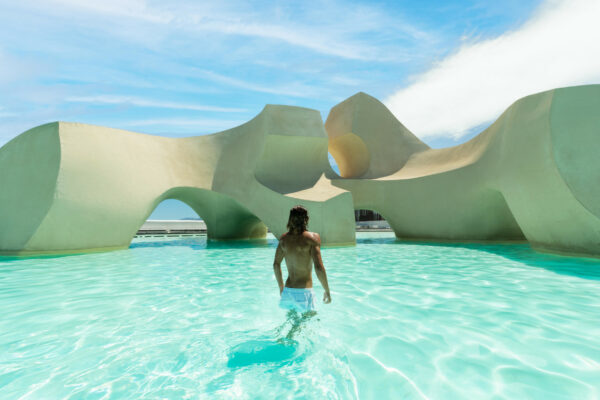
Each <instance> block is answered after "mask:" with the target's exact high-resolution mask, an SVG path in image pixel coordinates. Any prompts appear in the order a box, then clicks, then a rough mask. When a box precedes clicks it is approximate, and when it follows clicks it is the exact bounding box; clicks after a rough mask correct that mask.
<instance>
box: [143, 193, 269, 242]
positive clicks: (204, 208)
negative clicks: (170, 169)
mask: <svg viewBox="0 0 600 400" xmlns="http://www.w3.org/2000/svg"><path fill="white" fill-rule="evenodd" d="M180 203H183V204H184V206H181V204H180ZM151 208H152V213H151V214H150V212H149V214H150V215H151V217H152V218H156V217H157V216H170V217H178V219H176V220H163V222H165V223H166V225H168V226H172V227H173V228H172V230H173V231H176V233H179V232H181V231H183V232H182V233H204V232H205V233H206V234H207V236H208V238H209V239H218V240H227V239H262V238H265V237H266V235H267V227H266V225H265V224H264V223H263V222H262V221H261V220H260V219H259V218H258V217H257V216H256V215H254V214H253V213H252V212H250V210H248V209H247V208H246V207H244V206H243V205H242V204H240V203H239V202H238V201H236V200H235V199H233V198H232V197H230V196H227V195H225V194H222V193H217V192H214V191H212V190H208V189H200V188H194V187H176V188H172V189H170V190H168V191H166V192H165V193H163V194H162V195H161V196H160V197H158V198H157V199H156V200H155V202H154V203H153V206H152V207H151ZM188 208H189V209H188ZM151 223H152V221H146V224H151ZM146 224H145V225H146ZM142 227H144V225H142ZM161 229H162V230H163V231H167V233H173V232H172V231H171V229H169V228H168V227H162V228H161Z"/></svg>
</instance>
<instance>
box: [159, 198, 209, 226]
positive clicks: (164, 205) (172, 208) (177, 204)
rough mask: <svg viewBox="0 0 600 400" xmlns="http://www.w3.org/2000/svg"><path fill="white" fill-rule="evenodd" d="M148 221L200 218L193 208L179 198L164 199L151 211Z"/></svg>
mask: <svg viewBox="0 0 600 400" xmlns="http://www.w3.org/2000/svg"><path fill="white" fill-rule="evenodd" d="M148 220H149V221H157V220H158V221H165V220H169V221H175V220H177V221H191V220H202V218H200V216H199V215H198V214H197V213H196V212H195V211H194V209H193V208H192V207H190V206H188V205H187V204H185V203H184V202H183V201H181V200H177V199H166V200H163V201H162V202H160V204H159V205H158V206H157V207H156V208H155V209H154V211H152V214H150V216H149V217H148Z"/></svg>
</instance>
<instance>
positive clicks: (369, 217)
mask: <svg viewBox="0 0 600 400" xmlns="http://www.w3.org/2000/svg"><path fill="white" fill-rule="evenodd" d="M354 220H355V221H382V220H384V218H383V217H382V216H381V214H378V213H376V212H375V211H371V210H354Z"/></svg>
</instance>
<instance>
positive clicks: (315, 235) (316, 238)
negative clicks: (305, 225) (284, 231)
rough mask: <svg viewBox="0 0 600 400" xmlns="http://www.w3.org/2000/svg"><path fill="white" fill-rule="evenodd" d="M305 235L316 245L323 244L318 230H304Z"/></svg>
mask: <svg viewBox="0 0 600 400" xmlns="http://www.w3.org/2000/svg"><path fill="white" fill-rule="evenodd" d="M303 236H304V237H305V238H307V239H308V240H310V241H311V242H312V243H313V244H314V245H316V246H320V245H321V236H320V235H319V234H318V233H317V232H309V231H304V233H303Z"/></svg>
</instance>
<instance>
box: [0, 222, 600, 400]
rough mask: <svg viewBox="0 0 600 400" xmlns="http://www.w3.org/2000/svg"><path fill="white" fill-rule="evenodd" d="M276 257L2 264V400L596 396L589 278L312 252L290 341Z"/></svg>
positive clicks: (143, 255)
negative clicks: (311, 283)
mask: <svg viewBox="0 0 600 400" xmlns="http://www.w3.org/2000/svg"><path fill="white" fill-rule="evenodd" d="M275 246H276V241H275V239H274V238H272V237H271V238H270V239H269V240H268V241H266V242H263V243H212V242H207V241H206V239H205V238H202V237H198V238H173V239H160V238H151V239H136V240H135V241H134V243H133V244H132V246H131V248H130V249H129V250H123V251H115V252H111V253H99V254H87V255H74V256H67V257H54V258H29V259H20V260H16V259H15V260H9V259H0V398H2V399H19V398H23V399H64V398H69V399H138V398H148V399H154V398H157V399H158V398H170V399H183V398H207V399H212V398H223V399H228V398H231V399H255V398H265V399H272V398H307V399H353V398H361V399H370V398H372V399H386V398H393V399H424V398H429V399H478V398H482V399H483V398H486V399H487V398H497V399H501V398H506V399H594V398H598V397H599V396H600V262H598V261H594V260H590V259H575V258H567V257H559V256H550V255H542V254H537V253H533V252H532V251H531V250H530V249H529V247H528V246H526V245H493V246H483V245H467V246H458V245H431V244H424V243H422V244H419V243H402V242H397V241H395V240H394V238H393V236H390V234H382V233H362V234H358V244H357V246H356V247H341V248H327V249H324V250H323V259H324V262H325V265H326V268H327V271H328V275H329V281H330V285H331V288H332V299H333V302H332V303H331V304H329V305H324V304H322V303H321V302H319V304H318V306H319V310H318V313H317V315H316V316H315V317H313V318H312V319H309V320H308V321H305V322H302V323H300V324H298V325H297V326H296V328H299V329H296V333H295V335H294V336H293V337H292V338H286V336H287V335H288V333H289V331H290V330H292V329H293V327H294V324H295V322H294V321H293V320H287V319H286V315H285V313H284V311H283V310H280V309H278V307H277V301H278V297H279V294H278V291H277V285H276V283H275V279H274V277H273V272H272V261H273V255H274V250H275ZM315 285H316V288H315V291H316V293H317V296H318V297H319V299H320V298H321V296H322V293H323V292H322V289H321V287H320V286H319V285H318V283H317V280H316V278H315Z"/></svg>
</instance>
